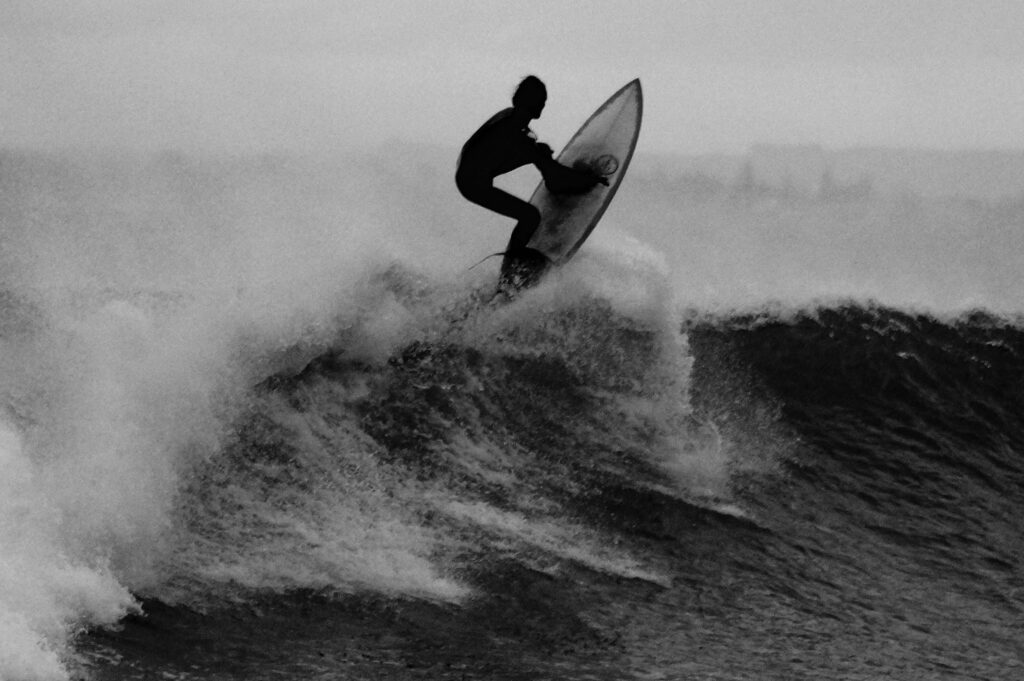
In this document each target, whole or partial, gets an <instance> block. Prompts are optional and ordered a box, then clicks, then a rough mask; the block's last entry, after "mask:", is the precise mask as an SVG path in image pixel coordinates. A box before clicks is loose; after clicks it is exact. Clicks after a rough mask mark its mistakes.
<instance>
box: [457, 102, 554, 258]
mask: <svg viewBox="0 0 1024 681" xmlns="http://www.w3.org/2000/svg"><path fill="white" fill-rule="evenodd" d="M515 113H516V110H515V109H514V108H508V109H505V110H503V111H499V112H498V113H496V114H495V115H494V116H492V117H491V118H490V119H489V120H488V121H487V122H486V123H484V124H483V125H482V126H480V129H479V130H477V131H476V132H475V133H473V136H472V137H470V138H469V140H467V141H466V143H465V144H464V145H463V147H462V154H461V155H460V156H459V164H458V170H456V172H455V185H456V186H457V187H458V188H459V192H460V193H461V194H462V195H463V196H464V197H466V198H467V199H468V200H470V201H472V202H473V203H475V204H477V205H479V206H483V207H484V208H487V209H488V210H492V211H494V212H495V213H498V214H500V215H504V216H506V217H510V218H512V219H513V220H516V226H515V228H514V229H513V230H512V236H511V238H510V239H509V242H508V247H507V248H506V249H505V252H506V255H507V256H511V257H517V256H521V255H523V254H524V252H526V244H527V243H529V241H530V237H532V236H533V233H534V232H535V231H537V226H538V225H539V224H540V211H538V210H537V208H536V207H534V206H532V205H530V204H529V203H527V202H526V201H523V200H522V199H520V198H518V197H515V196H513V195H512V194H509V193H508V192H506V191H502V190H501V189H498V188H497V187H495V186H494V178H495V177H497V176H498V175H504V174H505V173H508V172H511V171H513V170H515V169H516V168H521V167H522V166H524V165H528V164H531V163H532V164H534V165H536V166H537V168H538V169H541V171H542V172H543V168H542V166H544V165H546V164H552V163H554V161H553V160H552V159H551V150H550V148H548V147H547V146H546V145H541V144H540V143H538V142H537V139H536V138H535V137H534V136H533V132H532V131H531V130H530V128H529V127H528V126H527V125H526V123H524V122H523V120H522V118H521V117H518V116H516V115H515Z"/></svg>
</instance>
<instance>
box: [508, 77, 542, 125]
mask: <svg viewBox="0 0 1024 681" xmlns="http://www.w3.org/2000/svg"><path fill="white" fill-rule="evenodd" d="M547 101H548V89H547V88H546V87H544V83H543V82H542V81H541V79H540V78H538V77H537V76H527V77H526V78H523V80H522V81H520V83H519V86H518V87H517V88H516V91H515V94H513V95H512V106H513V107H515V108H516V109H517V110H519V111H522V112H523V113H525V114H526V115H527V116H529V117H530V118H540V114H541V112H542V111H544V104H546V103H547Z"/></svg>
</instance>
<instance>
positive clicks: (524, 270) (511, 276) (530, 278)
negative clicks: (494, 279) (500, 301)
mask: <svg viewBox="0 0 1024 681" xmlns="http://www.w3.org/2000/svg"><path fill="white" fill-rule="evenodd" d="M549 263H550V261H549V260H548V258H547V256H546V255H544V254H543V253H541V252H540V251H538V250H535V249H533V248H523V249H521V250H519V251H516V252H515V253H507V254H506V255H505V259H504V260H503V261H502V263H501V276H500V278H499V279H498V293H501V294H504V295H505V297H507V298H514V297H515V295H516V294H517V293H518V292H519V291H521V290H522V289H524V288H527V287H529V286H533V285H534V284H536V283H537V281H538V280H539V279H540V277H541V275H542V274H544V272H545V270H547V268H548V264H549Z"/></svg>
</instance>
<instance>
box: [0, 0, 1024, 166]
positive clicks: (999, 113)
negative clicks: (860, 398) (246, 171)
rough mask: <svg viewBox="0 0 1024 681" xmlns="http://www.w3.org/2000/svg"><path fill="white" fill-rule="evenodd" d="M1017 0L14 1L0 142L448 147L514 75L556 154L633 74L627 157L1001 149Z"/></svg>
mask: <svg viewBox="0 0 1024 681" xmlns="http://www.w3.org/2000/svg"><path fill="white" fill-rule="evenodd" d="M1022 28H1024V5H1021V4H1020V3H1015V2H1006V1H996V2H988V3H986V4H985V6H984V11H983V12H980V11H968V10H966V9H965V7H964V6H963V5H962V4H960V3H953V2H947V1H944V0H931V1H921V0H917V1H908V2H901V3H890V2H882V1H877V0H867V1H861V2H847V1H842V2H832V3H828V4H827V5H825V4H824V3H817V2H812V1H810V0H784V1H782V2H771V3H768V2H754V1H746V2H742V1H737V0H733V1H726V2H703V1H702V2H688V3H685V4H683V3H675V2H659V1H653V2H645V3H643V4H642V5H639V6H635V5H634V4H632V3H629V4H626V3H621V2H607V1H605V2H601V1H598V2H592V3H588V4H587V5H586V11H585V12H581V11H579V10H578V9H576V8H575V7H574V6H573V5H571V4H568V3H564V4H562V3H557V4H556V3H541V2H524V3H517V4H516V5H515V6H507V5H506V4H502V3H496V2H473V3H465V2H446V3H431V4H429V5H426V4H421V3H415V2H381V3H373V4H370V3H365V4H364V3H332V2H304V3H243V2H223V3H217V4H216V5H215V6H194V5H190V4H188V3H184V2H180V1H176V0H171V1H165V2H156V3H146V4H145V5H139V4H137V3H133V2H128V1H127V0H115V1H113V2H103V3H99V2H80V3H74V4H66V3H57V2H27V1H25V0H15V1H13V2H8V3H4V5H3V6H2V7H0V57H2V59H0V88H2V89H3V91H4V92H5V93H6V94H7V96H6V97H5V98H4V99H3V101H0V147H3V148H9V147H18V148H41V149H55V148H57V149H60V148H97V147H98V148H103V147H122V148H132V149H147V150H164V149H167V150H176V151H182V152H197V151H218V150H219V151H224V152H236V153H237V152H256V153H258V152H311V151H324V150H339V151H340V150H344V149H348V148H351V147H352V146H354V145H355V146H366V145H370V146H373V145H376V144H380V143H383V142H385V141H387V140H389V139H395V138H398V139H409V140H416V141H419V142H424V143H430V144H441V145H448V146H456V145H458V144H459V143H460V142H461V141H462V140H464V139H465V138H466V137H467V136H468V135H469V134H470V133H471V132H472V131H473V130H474V129H475V128H476V127H477V126H478V125H479V124H480V123H481V122H482V121H483V120H484V119H486V118H487V117H488V116H490V115H491V114H492V113H493V112H494V111H496V110H497V109H499V108H502V107H504V106H507V105H508V99H509V95H510V93H511V91H512V89H513V87H514V85H515V83H516V82H517V81H518V80H519V79H520V78H521V77H522V76H524V75H526V74H528V73H536V74H538V75H540V76H541V77H542V78H543V79H544V80H545V81H546V82H547V84H548V88H549V95H550V96H549V102H548V108H547V110H546V111H545V113H544V116H543V117H542V118H541V119H540V120H538V121H536V122H535V125H534V128H535V130H536V131H537V133H538V135H539V136H540V137H541V139H544V140H548V141H550V142H551V143H552V146H556V147H557V146H560V145H562V144H564V143H565V141H566V140H567V139H568V137H569V136H570V135H571V134H572V132H573V131H575V129H576V127H577V126H578V125H579V124H580V122H581V121H582V119H583V118H585V117H586V116H587V115H588V114H589V113H590V112H591V111H592V110H593V109H594V107H596V106H597V105H598V104H600V103H601V102H602V101H603V100H604V99H605V98H606V97H607V96H608V95H610V94H611V93H612V92H613V91H614V90H615V89H616V88H618V87H619V86H621V85H622V84H623V83H625V82H627V81H628V80H631V79H633V78H636V77H639V78H640V79H641V80H642V82H643V85H644V92H645V118H644V130H643V134H642V135H641V140H640V148H639V152H640V153H662V152H667V153H682V154H701V153H738V152H742V151H744V150H746V149H749V148H750V147H751V146H752V145H755V144H820V145H822V146H824V147H827V148H830V149H844V148H862V147H883V148H890V147H892V148H923V149H937V150H947V149H948V150H964V149H967V150H974V149H979V150H1018V149H1021V148H1022V145H1024V118H1022V117H1021V116H1020V115H1019V107H1020V102H1021V101H1024V80H1022V79H1021V78H1020V74H1021V73H1022V72H1024V68H1022V67H1024V44H1022V43H1021V41H1020V40H1019V35H1020V32H1021V29H1022Z"/></svg>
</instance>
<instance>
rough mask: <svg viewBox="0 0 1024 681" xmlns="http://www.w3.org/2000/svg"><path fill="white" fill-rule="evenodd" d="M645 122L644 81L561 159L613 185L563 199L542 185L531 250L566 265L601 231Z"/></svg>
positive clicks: (620, 95)
mask: <svg viewBox="0 0 1024 681" xmlns="http://www.w3.org/2000/svg"><path fill="white" fill-rule="evenodd" d="M642 117H643V92H642V90H641V89H640V79H639V78H638V79H635V80H632V81H630V82H629V83H627V84H626V85H624V86H622V87H621V88H620V89H619V90H618V91H617V92H616V93H615V94H613V95H612V96H611V97H609V98H608V101H606V102H605V103H604V104H602V105H601V106H600V107H598V109H597V111H595V112H594V113H593V114H592V115H591V116H590V118H588V119H587V121H586V122H585V123H584V124H583V125H582V126H581V127H580V129H579V130H578V131H577V132H576V134H575V135H573V137H572V139H571V140H569V143H568V144H567V145H565V148H564V149H563V150H562V152H561V153H560V154H558V157H557V160H558V162H559V163H561V164H562V165H566V166H570V167H571V166H574V165H576V164H579V163H582V164H586V165H587V166H590V167H591V168H594V169H595V170H597V171H598V172H600V173H601V174H602V175H604V176H605V177H606V178H607V180H608V186H604V185H603V184H599V185H597V186H596V187H595V188H594V189H592V190H590V191H589V192H587V193H586V194H582V195H557V194H552V193H551V192H550V191H548V188H547V187H546V186H545V184H544V182H541V183H540V184H539V185H538V186H537V189H536V190H534V192H533V195H532V196H531V197H530V203H531V204H533V205H534V206H536V207H537V208H538V209H539V210H540V215H541V220H540V226H539V227H538V228H537V231H536V232H534V234H533V237H532V238H531V239H530V242H529V244H528V246H529V247H530V248H534V249H537V250H538V251H540V252H541V253H543V254H544V255H546V256H547V257H548V258H549V259H550V260H551V263H552V264H554V265H562V264H564V263H565V262H566V261H567V260H569V258H571V257H572V256H573V255H575V253H576V251H577V250H579V247H580V246H582V245H583V242H584V241H586V239H587V237H588V236H590V233H591V232H592V231H593V229H594V227H596V226H597V223H598V221H599V220H600V219H601V216H602V215H603V214H604V211H605V209H606V208H607V207H608V204H609V203H611V200H612V198H613V197H614V196H615V192H616V190H618V188H619V184H620V183H621V182H622V177H623V176H624V175H625V174H626V168H628V167H629V162H630V160H631V159H632V158H633V151H634V150H635V149H636V141H637V138H638V137H639V136H640V120H641V118H642Z"/></svg>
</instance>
